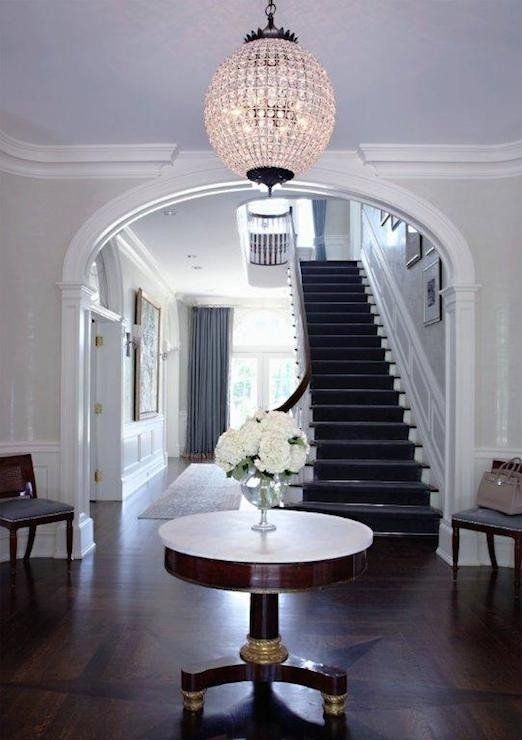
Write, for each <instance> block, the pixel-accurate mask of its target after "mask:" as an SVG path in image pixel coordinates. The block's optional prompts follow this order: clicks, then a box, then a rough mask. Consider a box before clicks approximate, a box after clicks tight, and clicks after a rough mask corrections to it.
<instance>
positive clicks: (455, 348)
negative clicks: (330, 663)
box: [61, 170, 476, 560]
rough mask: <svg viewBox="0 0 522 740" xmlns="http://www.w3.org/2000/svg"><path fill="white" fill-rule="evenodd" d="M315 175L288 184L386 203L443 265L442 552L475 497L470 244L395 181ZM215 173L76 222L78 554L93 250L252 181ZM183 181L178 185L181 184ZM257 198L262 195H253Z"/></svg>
mask: <svg viewBox="0 0 522 740" xmlns="http://www.w3.org/2000/svg"><path fill="white" fill-rule="evenodd" d="M315 175H316V181H314V182H296V183H293V184H292V187H291V189H290V188H289V189H288V190H290V191H291V192H293V193H305V194H309V195H314V196H321V195H323V196H335V197H337V198H345V199H347V200H356V201H361V202H363V203H367V204H369V205H373V206H375V207H377V208H384V209H388V210H389V211H391V212H392V213H394V214H395V215H397V216H398V217H400V218H403V219H404V220H407V221H408V222H409V223H411V224H412V225H414V226H415V227H416V228H417V229H419V231H421V232H422V233H424V234H425V235H426V236H428V237H429V239H430V240H431V242H432V243H433V244H434V245H435V246H436V248H437V250H438V251H439V253H440V255H441V257H442V259H443V260H444V264H445V267H446V275H447V287H446V288H445V289H444V291H443V300H444V305H445V312H446V316H447V325H446V340H445V341H446V373H445V375H446V398H445V432H444V439H445V441H444V449H445V461H444V522H443V523H442V526H441V530H440V545H439V553H440V554H441V556H442V557H444V558H446V559H448V560H449V558H450V527H449V525H448V522H449V519H450V516H451V513H452V512H453V511H455V510H456V509H458V508H463V507H465V506H466V504H468V503H470V502H471V500H472V486H473V467H472V457H473V451H474V402H475V399H474V371H475V327H474V320H475V299H476V286H475V284H474V282H475V270H474V265H473V259H472V256H471V252H470V249H469V247H468V245H467V243H466V241H465V239H464V238H463V236H462V235H461V234H460V232H459V231H458V230H457V229H456V228H455V226H454V225H453V224H452V223H451V222H450V221H449V220H448V219H447V218H446V217H445V216H444V214H443V213H441V212H440V211H438V210H437V209H436V208H434V207H433V205H432V204H430V203H429V202H427V201H425V200H423V199H421V198H419V197H418V196H416V195H414V194H412V193H411V192H409V191H407V190H405V189H404V188H401V187H399V186H397V185H394V184H392V183H388V182H383V181H380V180H378V179H377V178H369V177H361V176H359V175H353V174H350V173H346V172H335V171H333V170H328V171H321V170H317V171H316V173H315ZM210 179H213V177H212V175H211V173H210V172H209V171H205V170H203V171H202V170H199V171H190V170H189V171H188V172H187V173H186V174H185V175H183V176H182V177H165V178H160V179H158V180H157V181H154V182H152V183H147V184H146V185H142V186H139V187H137V188H135V189H133V190H131V191H129V192H128V193H126V194H124V195H123V196H120V197H119V198H117V199H115V200H114V201H112V202H110V203H108V204H107V205H106V206H104V207H103V208H101V209H100V210H99V211H97V212H96V213H95V214H94V215H93V216H92V217H91V218H90V219H89V220H88V221H87V222H86V223H85V224H84V225H83V226H82V228H81V229H80V231H79V232H78V233H77V234H76V236H75V238H74V239H73V241H72V242H71V244H70V246H69V249H68V251H67V254H66V258H65V262H64V270H63V282H62V283H61V289H62V347H63V348H67V350H65V349H63V350H62V397H61V401H62V408H61V422H62V424H61V460H62V478H61V489H62V491H64V492H68V493H67V495H68V496H69V497H70V500H71V502H72V503H74V504H75V506H76V509H77V512H78V514H79V517H78V518H77V528H78V535H79V536H77V537H76V542H77V543H78V544H77V551H76V556H81V555H83V554H84V553H85V552H87V551H88V550H89V549H91V548H92V547H93V545H94V540H93V533H92V520H91V519H90V517H89V508H88V502H89V494H88V481H87V480H86V471H88V469H89V463H88V455H89V444H88V442H89V440H88V433H87V429H88V426H87V413H88V409H87V408H86V403H87V400H88V398H89V393H88V390H89V373H88V368H89V356H88V351H86V349H85V348H86V346H88V345H87V344H86V341H85V340H86V333H87V332H88V331H89V327H88V320H89V315H90V304H91V291H90V289H89V288H88V283H87V276H88V272H89V268H90V265H91V264H92V261H93V259H94V257H95V256H96V254H97V252H98V251H99V250H100V249H101V248H102V247H103V245H104V244H106V243H107V242H108V240H110V239H111V237H112V236H114V234H116V233H117V232H118V231H119V230H120V229H121V228H122V227H123V226H125V225H127V224H131V223H132V222H133V221H135V220H137V219H138V218H140V217H142V216H144V215H146V214H148V213H151V212H152V211H155V210H157V209H159V208H166V207H167V206H174V205H175V204H176V203H180V202H183V201H185V200H190V199H194V198H205V197H210V196H212V195H215V194H218V193H225V192H237V191H245V192H246V194H249V193H250V194H252V189H251V186H250V184H249V183H245V182H236V181H226V180H225V181H222V180H219V181H217V182H215V183H214V184H208V181H209V180H210ZM180 182H183V187H180ZM255 196H256V197H258V194H257V193H256V194H255Z"/></svg>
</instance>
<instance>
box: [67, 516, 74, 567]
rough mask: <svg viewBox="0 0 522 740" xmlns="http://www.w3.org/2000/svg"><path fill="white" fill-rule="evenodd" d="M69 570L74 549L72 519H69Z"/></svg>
mask: <svg viewBox="0 0 522 740" xmlns="http://www.w3.org/2000/svg"><path fill="white" fill-rule="evenodd" d="M66 536H67V570H69V571H70V570H71V560H72V549H73V523H72V519H67V535H66Z"/></svg>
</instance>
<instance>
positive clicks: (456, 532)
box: [452, 524, 459, 581]
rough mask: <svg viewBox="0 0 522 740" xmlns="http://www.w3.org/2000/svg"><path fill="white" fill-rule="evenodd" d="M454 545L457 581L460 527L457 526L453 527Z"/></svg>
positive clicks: (454, 564) (454, 575)
mask: <svg viewBox="0 0 522 740" xmlns="http://www.w3.org/2000/svg"><path fill="white" fill-rule="evenodd" d="M452 545H453V580H454V581H456V580H457V571H458V569H459V527H458V526H457V525H456V524H454V525H453V538H452Z"/></svg>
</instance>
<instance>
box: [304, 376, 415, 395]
mask: <svg viewBox="0 0 522 740" xmlns="http://www.w3.org/2000/svg"><path fill="white" fill-rule="evenodd" d="M400 377H401V376H400V375H391V374H390V373H314V374H313V378H312V379H314V378H330V379H332V380H335V378H368V382H370V381H371V380H372V378H379V379H381V378H392V379H393V380H398V379H400ZM324 390H335V391H336V392H337V391H340V390H346V388H325V389H324ZM357 390H358V391H359V390H368V391H369V390H375V389H374V388H372V387H371V386H368V387H367V388H357ZM390 390H397V389H396V388H391V389H390Z"/></svg>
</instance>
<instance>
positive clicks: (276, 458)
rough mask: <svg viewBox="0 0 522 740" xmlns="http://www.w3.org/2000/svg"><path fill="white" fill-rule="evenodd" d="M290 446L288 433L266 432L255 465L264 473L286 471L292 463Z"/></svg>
mask: <svg viewBox="0 0 522 740" xmlns="http://www.w3.org/2000/svg"><path fill="white" fill-rule="evenodd" d="M290 447H291V445H289V444H288V439H287V437H286V435H284V434H281V433H274V432H264V433H263V436H262V437H261V443H260V445H259V457H258V458H256V460H255V461H254V462H255V465H256V467H257V468H258V470H261V472H263V473H272V474H275V473H284V471H285V470H288V466H289V465H290Z"/></svg>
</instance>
